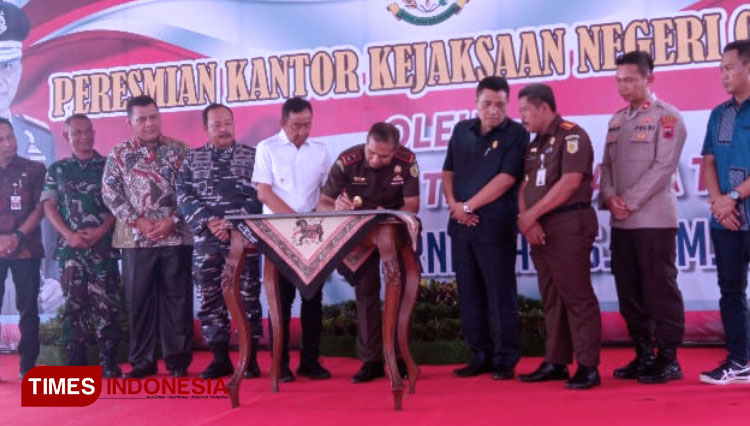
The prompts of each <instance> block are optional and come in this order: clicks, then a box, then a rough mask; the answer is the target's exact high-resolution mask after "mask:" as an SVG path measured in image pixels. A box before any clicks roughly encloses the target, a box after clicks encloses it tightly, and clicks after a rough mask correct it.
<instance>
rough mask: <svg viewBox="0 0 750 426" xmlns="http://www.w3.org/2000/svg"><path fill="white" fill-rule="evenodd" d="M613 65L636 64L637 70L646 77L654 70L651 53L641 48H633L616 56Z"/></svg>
mask: <svg viewBox="0 0 750 426" xmlns="http://www.w3.org/2000/svg"><path fill="white" fill-rule="evenodd" d="M615 65H618V66H619V65H636V66H637V67H638V72H639V73H640V74H641V75H642V76H644V77H648V76H649V74H651V73H652V72H653V71H654V60H653V59H651V55H649V54H648V53H646V52H644V51H642V50H634V51H632V52H628V53H625V54H624V55H620V56H618V57H617V60H615Z"/></svg>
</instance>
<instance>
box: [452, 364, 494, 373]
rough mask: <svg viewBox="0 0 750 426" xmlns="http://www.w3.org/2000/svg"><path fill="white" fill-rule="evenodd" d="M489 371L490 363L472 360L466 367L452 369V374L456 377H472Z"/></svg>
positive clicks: (490, 368) (490, 369)
mask: <svg viewBox="0 0 750 426" xmlns="http://www.w3.org/2000/svg"><path fill="white" fill-rule="evenodd" d="M490 371H492V367H491V366H490V364H488V363H486V362H476V361H472V362H470V363H469V364H468V365H467V366H466V367H461V368H457V369H455V370H453V375H454V376H456V377H474V376H478V375H480V374H483V373H489V372H490Z"/></svg>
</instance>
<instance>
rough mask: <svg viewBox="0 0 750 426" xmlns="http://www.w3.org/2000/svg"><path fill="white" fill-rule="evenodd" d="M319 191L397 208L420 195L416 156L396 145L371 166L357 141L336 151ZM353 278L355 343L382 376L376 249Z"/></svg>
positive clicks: (368, 205)
mask: <svg viewBox="0 0 750 426" xmlns="http://www.w3.org/2000/svg"><path fill="white" fill-rule="evenodd" d="M321 193H322V194H324V195H327V196H328V197H331V198H333V199H335V198H336V197H338V196H340V195H344V194H345V195H346V196H348V197H349V199H350V200H352V202H353V204H354V206H355V209H356V210H371V209H377V208H384V209H389V210H398V209H400V208H401V207H403V205H404V199H405V198H409V197H417V196H419V166H418V165H417V157H416V155H415V154H414V153H413V152H412V151H410V150H409V149H407V148H405V147H403V146H401V145H399V146H398V148H397V149H396V152H395V154H394V157H393V160H392V161H391V164H389V165H387V166H384V167H382V168H380V169H372V168H371V167H370V166H369V165H368V163H367V159H366V158H365V145H364V144H360V145H356V146H354V147H352V148H350V149H348V150H346V151H344V152H343V153H341V155H339V157H338V159H337V160H336V162H335V164H334V165H333V167H331V172H330V174H329V176H328V181H327V182H326V184H325V185H324V186H323V189H322V190H321ZM353 281H354V282H351V284H352V285H354V286H355V295H356V302H357V328H358V333H357V347H358V350H359V353H360V355H361V357H362V359H363V361H364V362H365V364H368V363H371V364H372V365H374V364H375V363H380V369H379V371H378V373H379V374H377V375H379V376H382V374H383V373H382V360H383V342H382V334H381V333H382V331H381V322H382V314H381V311H380V257H379V256H378V255H377V252H376V254H375V255H373V256H372V258H370V259H368V261H367V262H366V263H365V264H364V265H363V266H362V267H361V268H360V270H359V271H358V273H357V277H356V278H355V279H354V280H353ZM399 361H401V360H399ZM355 377H356V376H355ZM354 381H357V380H354Z"/></svg>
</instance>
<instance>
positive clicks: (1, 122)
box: [0, 117, 13, 130]
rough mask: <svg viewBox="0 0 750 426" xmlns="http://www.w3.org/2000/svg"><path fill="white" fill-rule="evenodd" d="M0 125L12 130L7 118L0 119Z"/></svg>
mask: <svg viewBox="0 0 750 426" xmlns="http://www.w3.org/2000/svg"><path fill="white" fill-rule="evenodd" d="M0 124H7V125H8V127H10V130H13V125H12V124H11V123H10V120H8V119H7V118H3V117H0Z"/></svg>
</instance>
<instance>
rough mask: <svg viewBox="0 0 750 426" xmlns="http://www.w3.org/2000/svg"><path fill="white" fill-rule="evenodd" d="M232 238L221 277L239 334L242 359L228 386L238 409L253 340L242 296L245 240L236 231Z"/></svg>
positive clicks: (224, 292) (228, 305) (225, 297)
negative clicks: (250, 336) (241, 282)
mask: <svg viewBox="0 0 750 426" xmlns="http://www.w3.org/2000/svg"><path fill="white" fill-rule="evenodd" d="M231 236H232V239H231V245H230V248H229V256H227V260H226V262H225V263H224V270H223V271H222V275H221V289H222V295H223V296H224V302H225V303H226V305H227V310H228V311H229V314H230V315H231V316H232V319H233V320H234V322H235V324H237V330H238V332H239V340H240V357H239V358H240V359H239V362H238V365H237V369H236V370H234V375H232V379H231V380H230V381H229V385H228V386H227V388H228V389H227V390H228V391H229V399H230V401H231V403H232V408H236V407H238V406H239V405H240V386H241V385H242V373H243V372H244V371H245V368H247V364H248V362H249V360H250V349H251V348H250V346H251V345H252V340H251V339H250V338H249V337H248V336H249V335H250V334H249V333H250V331H249V330H250V326H249V324H248V321H247V316H246V315H245V309H244V305H243V304H242V297H241V294H240V280H241V279H242V267H243V266H244V264H245V238H244V237H243V236H242V234H241V233H240V232H239V231H236V230H233V231H232V234H231Z"/></svg>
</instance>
